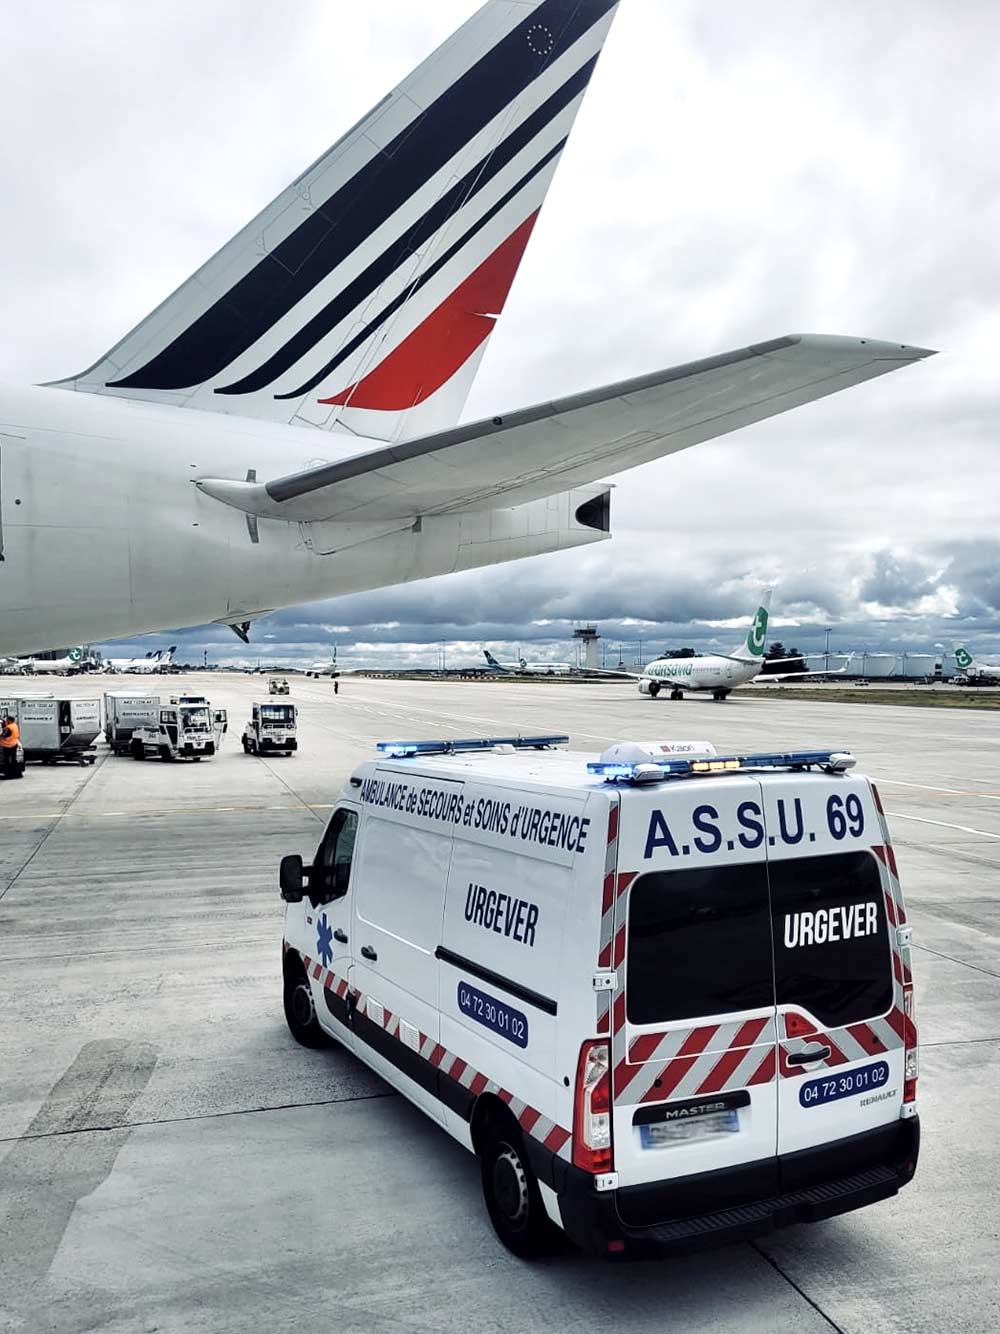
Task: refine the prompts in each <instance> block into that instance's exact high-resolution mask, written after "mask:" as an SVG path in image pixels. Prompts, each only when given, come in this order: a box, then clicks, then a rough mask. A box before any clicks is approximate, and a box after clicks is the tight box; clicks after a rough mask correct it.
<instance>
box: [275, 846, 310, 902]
mask: <svg viewBox="0 0 1000 1334" xmlns="http://www.w3.org/2000/svg"><path fill="white" fill-rule="evenodd" d="M305 881H306V871H305V867H304V866H303V865H302V858H301V857H300V856H299V855H298V854H297V853H296V854H293V855H291V856H288V857H282V859H281V869H280V870H279V872H278V884H279V885H280V886H281V897H282V898H283V899H284V900H285V902H286V903H301V902H302V898H303V895H304V894H305Z"/></svg>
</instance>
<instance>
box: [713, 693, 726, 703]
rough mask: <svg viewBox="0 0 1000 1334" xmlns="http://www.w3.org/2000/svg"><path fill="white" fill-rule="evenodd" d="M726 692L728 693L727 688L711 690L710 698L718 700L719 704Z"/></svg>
mask: <svg viewBox="0 0 1000 1334" xmlns="http://www.w3.org/2000/svg"><path fill="white" fill-rule="evenodd" d="M728 694H729V691H728V690H713V691H712V698H713V699H716V700H718V701H719V703H720V704H721V703H722V701H723V700H724V699H725V698H726V696H727V695H728Z"/></svg>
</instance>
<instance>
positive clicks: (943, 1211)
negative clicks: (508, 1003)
mask: <svg viewBox="0 0 1000 1334" xmlns="http://www.w3.org/2000/svg"><path fill="white" fill-rule="evenodd" d="M291 680H292V695H291V700H292V702H293V703H295V704H297V705H298V707H299V711H300V713H299V726H300V737H301V745H302V750H301V752H300V753H299V754H298V755H297V756H295V757H294V758H289V759H278V758H274V759H268V760H257V759H252V758H248V757H246V756H244V754H243V753H242V750H241V749H240V745H239V735H240V732H241V730H242V725H243V721H244V718H245V716H246V714H247V713H248V705H249V703H250V702H251V701H252V700H254V699H264V698H266V685H264V683H263V681H262V679H261V678H255V677H250V676H244V675H234V674H226V675H223V674H218V675H215V674H213V675H201V674H199V675H197V676H193V677H191V678H182V677H169V678H164V679H161V680H158V681H155V682H154V686H155V689H157V690H158V691H159V693H160V694H162V695H163V696H165V697H166V696H168V695H169V694H171V693H175V692H176V691H178V690H181V689H194V690H197V691H199V692H204V693H206V694H208V695H209V697H210V698H211V700H212V703H213V705H214V706H216V707H224V708H227V709H228V711H229V717H230V733H229V736H228V738H227V741H226V744H225V746H224V748H223V751H222V754H221V755H220V756H218V757H217V758H216V759H214V760H212V761H210V762H203V763H201V764H197V765H191V764H173V765H170V764H163V763H160V762H158V761H150V762H147V763H144V764H139V763H137V762H135V761H133V760H131V759H127V758H115V757H112V756H108V755H107V754H106V751H105V750H104V748H103V747H102V748H101V756H100V758H99V759H98V762H97V764H96V765H95V766H94V768H92V769H91V768H87V769H82V768H77V767H75V766H74V767H59V768H42V767H40V766H38V765H32V766H29V769H28V773H27V775H26V778H25V780H24V781H23V782H20V783H11V782H7V783H0V1013H2V1015H3V1023H2V1025H0V1330H3V1331H8V1330H9V1331H29V1332H30V1331H35V1330H39V1331H43V1330H46V1331H47V1330H53V1331H67V1332H69V1331H80V1332H81V1334H82V1331H89V1330H111V1331H115V1332H116V1334H118V1332H121V1334H139V1332H140V1331H142V1332H145V1331H153V1330H156V1331H160V1332H161V1334H162V1332H163V1331H185V1332H187V1331H213V1332H215V1331H234V1332H235V1331H239V1334H253V1332H255V1331H283V1330H286V1329H288V1330H291V1329H304V1328H321V1329H332V1330H336V1331H338V1334H355V1331H357V1334H372V1332H374V1331H390V1330H392V1331H403V1330H405V1331H452V1330H454V1331H458V1330H462V1331H464V1330H468V1329H474V1330H496V1331H501V1330H502V1331H505V1334H518V1332H519V1331H536V1330H537V1331H541V1330H552V1329H573V1330H575V1331H580V1334H583V1332H584V1331H591V1330H594V1331H597V1330H600V1331H606V1330H608V1329H614V1330H620V1331H628V1332H629V1334H631V1332H632V1331H654V1330H656V1331H662V1330H676V1331H683V1334H702V1332H704V1334H708V1331H716V1330H723V1329H725V1330H727V1331H738V1332H739V1334H744V1332H749V1331H760V1334H785V1332H786V1331H787V1334H814V1331H815V1334H829V1331H831V1330H834V1331H843V1332H844V1334H848V1332H849V1334H897V1332H898V1334H902V1332H903V1331H905V1332H906V1334H918V1332H919V1331H926V1334H939V1332H940V1331H945V1330H948V1331H951V1330H954V1331H962V1334H976V1332H978V1331H983V1332H985V1331H990V1332H991V1334H992V1331H995V1330H996V1329H997V1328H998V1327H1000V1277H998V1265H997V1258H998V1251H1000V1246H998V1233H1000V1191H998V1189H997V1184H996V1183H997V1175H998V1166H1000V1147H998V1142H997V1126H998V1124H1000V944H998V932H1000V877H998V872H1000V724H998V722H997V720H996V717H995V715H994V714H990V713H987V712H978V711H965V710H962V711H959V712H955V711H945V710H940V711H938V710H933V709H927V710H925V709H917V708H911V709H901V708H895V707H891V706H879V705H857V706H856V705H851V704H836V703H829V704H826V703H822V702H816V701H805V700H803V701H795V700H786V699H774V698H772V699H769V698H768V697H767V695H766V693H764V692H745V693H743V694H739V693H737V694H735V695H733V696H732V697H731V698H730V699H729V700H728V701H727V702H726V703H725V704H722V705H717V704H714V703H712V702H710V701H704V700H685V701H684V702H682V703H671V702H670V701H668V700H662V699H661V700H657V701H650V700H646V699H641V698H640V697H639V696H638V694H637V693H636V691H635V689H634V687H632V686H629V685H624V684H607V685H595V686H575V685H570V684H553V683H549V682H546V683H544V684H540V685H537V686H535V685H528V684H522V683H518V684H516V685H507V684H503V683H499V684H485V683H479V684H477V683H458V682H440V683H438V682H419V683H415V682H392V681H366V680H361V679H351V678H347V679H346V680H345V681H343V682H342V684H341V690H340V694H339V696H338V697H336V698H334V695H333V685H332V682H330V681H328V680H324V681H310V680H305V679H302V678H297V677H293V678H291ZM48 684H50V685H51V687H52V688H53V689H56V690H58V691H60V692H62V691H66V692H68V693H72V694H74V695H79V696H88V695H93V694H98V693H101V692H102V691H103V690H105V689H108V688H114V689H118V690H120V689H132V688H133V687H134V688H135V689H136V690H137V691H139V692H141V691H145V690H146V689H147V687H148V685H149V682H148V680H145V679H143V678H127V677H119V678H101V677H90V678H88V677H82V678H71V679H68V680H59V681H57V682H55V683H48ZM262 687H263V688H262ZM35 688H38V687H37V683H36V684H35ZM518 731H522V732H552V731H566V732H568V733H569V734H570V736H571V738H572V746H573V747H574V748H575V749H580V750H599V749H601V747H602V746H604V745H606V744H608V743H609V742H611V741H614V740H621V739H627V738H649V737H658V738H669V737H671V736H673V737H684V738H694V737H704V738H708V739H710V740H712V741H714V742H715V743H716V745H717V746H719V748H720V749H726V750H729V749H734V750H738V749H749V748H753V749H761V748H767V749H772V748H779V747H785V746H789V747H791V746H802V745H812V744H823V743H830V744H831V745H834V746H836V747H838V748H839V747H847V748H850V749H852V750H854V751H855V753H856V754H857V755H858V757H859V762H860V765H861V767H862V768H863V770H864V771H865V772H867V773H870V774H872V775H873V776H874V777H875V778H877V779H878V781H879V783H880V787H881V790H882V796H883V801H884V803H885V805H886V807H887V809H888V811H889V812H890V816H889V818H890V822H891V825H892V829H893V834H894V841H895V845H896V850H897V856H898V860H899V864H900V871H901V875H902V878H903V885H904V889H905V891H906V894H907V899H908V905H909V910H910V917H911V921H912V923H913V926H914V932H915V945H914V961H915V969H916V981H917V1001H918V1015H917V1018H918V1022H919V1026H920V1038H921V1075H920V1112H921V1119H922V1127H923V1148H922V1156H921V1163H920V1167H919V1170H918V1172H917V1176H916V1179H915V1181H914V1182H913V1184H912V1185H910V1186H909V1187H907V1188H906V1189H905V1190H904V1191H902V1192H901V1193H900V1195H898V1196H897V1197H896V1198H895V1199H892V1200H889V1201H886V1202H884V1203H882V1204H879V1205H875V1206H873V1207H872V1208H869V1209H866V1210H862V1211H860V1212H858V1213H855V1214H848V1215H846V1216H844V1217H841V1218H837V1219H833V1220H830V1221H828V1222H825V1223H819V1224H814V1225H810V1226H802V1227H796V1228H793V1229H789V1230H786V1231H783V1232H779V1233H776V1234H774V1235H773V1236H771V1237H770V1238H767V1239H766V1240H764V1241H761V1242H757V1243H754V1244H750V1245H739V1246H730V1247H728V1248H726V1249H724V1250H721V1251H715V1252H708V1253H704V1254H701V1255H697V1256H694V1257H680V1258H673V1259H666V1260H663V1261H660V1262H657V1263H652V1264H631V1265H621V1266H611V1265H606V1264H602V1263H599V1262H595V1261H593V1260H590V1259H587V1258H585V1257H583V1256H580V1255H577V1254H575V1253H573V1252H571V1251H567V1252H566V1253H565V1254H563V1255H560V1256H558V1257H556V1258H555V1259H553V1260H551V1261H548V1262H546V1263H544V1264H541V1265H537V1266H528V1265H524V1264H522V1263H521V1262H519V1261H517V1260H515V1259H513V1258H512V1257H511V1256H509V1255H508V1254H507V1252H506V1251H504V1250H503V1248H502V1247H501V1246H500V1245H499V1243H498V1242H497V1241H496V1240H495V1238H494V1235H493V1232H492V1230H491V1228H490V1226H489V1222H488V1220H487V1218H486V1214H485V1211H484V1209H483V1207H482V1202H481V1198H480V1193H479V1182H478V1173H477V1167H476V1163H475V1161H474V1160H473V1159H472V1158H471V1157H470V1156H469V1155H467V1154H466V1153H464V1151H463V1150H462V1149H460V1148H459V1147H458V1146H457V1145H456V1144H454V1143H453V1142H452V1141H451V1140H450V1139H449V1138H448V1137H447V1136H446V1135H445V1134H444V1133H443V1132H442V1131H440V1130H439V1129H437V1128H435V1127H434V1126H433V1125H431V1123H430V1122H429V1121H427V1120H426V1119H425V1118H424V1117H423V1116H422V1115H421V1114H420V1113H419V1112H417V1111H416V1110H415V1109H414V1108H412V1107H411V1106H410V1105H409V1104H408V1103H407V1102H405V1101H404V1100H403V1099H402V1098H400V1097H398V1096H397V1095H396V1094H394V1093H393V1092H392V1091H391V1090H390V1089H389V1088H388V1087H387V1086H386V1085H385V1084H383V1083H382V1082H381V1081H380V1080H379V1079H378V1078H377V1077H376V1076H374V1075H373V1074H371V1073H370V1072H369V1071H368V1070H367V1068H366V1067H365V1066H363V1065H361V1064H360V1063H359V1062H358V1061H357V1060H355V1059H354V1058H353V1057H351V1056H349V1055H347V1054H346V1053H344V1052H343V1051H340V1050H336V1049H334V1050H331V1051H324V1052H319V1053H314V1052H309V1051H306V1050H304V1049H303V1048H301V1047H298V1046H297V1045H296V1044H295V1043H294V1042H293V1041H292V1039H291V1038H290V1036H289V1035H288V1034H287V1031H286V1029H285V1025H284V1019H283V1017H282V1013H281V998H280V964H279V955H280V941H281V904H280V901H279V898H278V893H277V883H276V882H277V864H278V860H279V858H280V857H281V855H282V854H284V853H286V852H296V851H299V852H302V853H303V854H304V855H305V856H306V857H307V858H308V857H310V856H311V854H312V852H313V850H314V849H315V846H316V844H317V842H318V839H319V836H320V834H321V832H322V828H323V825H324V822H325V820H326V819H327V818H328V815H329V812H330V810H331V808H332V805H333V803H334V802H335V801H336V797H337V794H338V791H339V789H340V786H341V784H342V782H343V781H344V779H345V777H346V775H347V774H348V773H349V771H350V770H351V768H352V767H353V766H354V764H355V763H357V762H358V760H360V759H361V758H363V757H365V756H367V755H369V754H371V749H372V744H373V742H374V741H376V740H380V739H386V738H393V737H397V738H398V737H436V736H453V737H458V736H477V735H489V734H504V733H508V734H509V733H511V732H518Z"/></svg>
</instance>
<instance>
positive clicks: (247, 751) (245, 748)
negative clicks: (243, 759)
mask: <svg viewBox="0 0 1000 1334" xmlns="http://www.w3.org/2000/svg"><path fill="white" fill-rule="evenodd" d="M242 740H243V754H244V755H249V754H250V742H249V741H248V740H247V739H246V737H243V738H242Z"/></svg>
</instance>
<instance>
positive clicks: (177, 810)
mask: <svg viewBox="0 0 1000 1334" xmlns="http://www.w3.org/2000/svg"><path fill="white" fill-rule="evenodd" d="M333 807H334V803H333V802H323V803H319V804H315V805H314V804H313V803H312V802H305V803H303V804H302V805H299V806H164V807H161V808H160V809H159V810H142V811H77V812H74V813H73V814H70V815H67V814H64V813H63V812H62V811H28V812H27V813H26V814H24V815H0V823H4V824H6V823H12V822H13V821H15V820H57V819H60V818H62V819H64V820H65V819H72V820H115V819H130V818H131V819H142V818H144V817H145V818H149V817H152V816H154V815H221V814H225V815H240V814H245V813H246V812H247V811H300V810H302V809H303V808H305V809H306V810H310V811H332V810H333Z"/></svg>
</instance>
